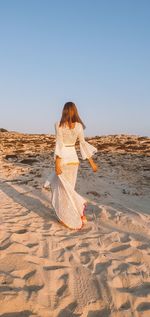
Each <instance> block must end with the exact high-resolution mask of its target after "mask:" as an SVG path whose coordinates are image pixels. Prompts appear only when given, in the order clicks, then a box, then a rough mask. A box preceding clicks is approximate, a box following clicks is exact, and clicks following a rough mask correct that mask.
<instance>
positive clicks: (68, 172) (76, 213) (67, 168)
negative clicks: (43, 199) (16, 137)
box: [49, 122, 97, 229]
mask: <svg viewBox="0 0 150 317" xmlns="http://www.w3.org/2000/svg"><path fill="white" fill-rule="evenodd" d="M55 133H56V144H55V150H54V160H55V159H56V155H58V156H59V157H60V158H61V161H60V164H61V170H62V173H61V174H59V175H57V174H56V173H55V171H53V172H52V173H51V175H50V178H49V180H50V186H51V191H52V198H51V203H52V206H53V207H54V210H55V212H56V215H57V217H58V219H59V220H60V221H61V222H62V223H63V224H64V225H66V226H67V227H68V228H70V229H80V228H81V227H82V226H83V219H82V218H83V216H84V209H85V206H86V203H87V201H86V200H85V199H84V198H83V197H82V196H81V195H79V194H78V193H77V192H76V190H75V185H76V179H77V172H78V166H79V159H78V156H77V152H76V149H75V143H76V140H77V139H79V146H80V152H81V157H82V159H83V160H85V159H86V158H90V157H91V156H92V155H93V154H94V153H96V152H97V148H96V147H94V146H93V145H91V144H89V143H88V142H87V141H85V138H84V131H83V126H82V124H81V123H79V122H75V126H74V128H73V129H70V128H69V127H68V126H61V127H60V126H59V123H58V122H56V123H55Z"/></svg>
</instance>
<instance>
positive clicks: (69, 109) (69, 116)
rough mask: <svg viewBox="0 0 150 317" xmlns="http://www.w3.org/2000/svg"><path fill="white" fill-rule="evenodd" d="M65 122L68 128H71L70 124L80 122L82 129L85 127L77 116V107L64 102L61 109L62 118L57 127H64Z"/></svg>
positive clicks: (71, 103)
mask: <svg viewBox="0 0 150 317" xmlns="http://www.w3.org/2000/svg"><path fill="white" fill-rule="evenodd" d="M66 122H68V125H69V127H70V128H71V123H73V122H80V123H81V124H82V126H83V129H85V125H84V123H83V121H82V120H81V118H80V116H79V114H78V110H77V107H76V105H75V104H74V103H73V102H71V101H69V102H66V103H65V105H64V107H63V111H62V116H61V120H60V124H59V126H62V125H64V124H65V123H66Z"/></svg>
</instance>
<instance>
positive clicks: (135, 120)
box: [0, 0, 150, 136]
mask: <svg viewBox="0 0 150 317" xmlns="http://www.w3.org/2000/svg"><path fill="white" fill-rule="evenodd" d="M70 100H71V101H74V102H75V103H76V104H77V106H78V109H79V113H80V115H81V117H82V119H83V121H84V122H85V125H86V126H87V128H86V130H85V135H90V136H92V135H106V134H120V133H128V134H138V135H150V1H149V0H75V1H74V0H53V1H52V0H0V128H1V127H3V128H6V129H8V130H16V131H20V132H29V133H54V122H55V121H57V120H59V118H60V116H61V111H62V107H63V105H64V103H65V102H67V101H70Z"/></svg>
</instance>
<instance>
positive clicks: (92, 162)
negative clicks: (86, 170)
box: [88, 157, 98, 172]
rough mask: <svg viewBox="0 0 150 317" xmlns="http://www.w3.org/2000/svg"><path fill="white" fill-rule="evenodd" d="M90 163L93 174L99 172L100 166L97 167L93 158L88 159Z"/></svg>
mask: <svg viewBox="0 0 150 317" xmlns="http://www.w3.org/2000/svg"><path fill="white" fill-rule="evenodd" d="M88 161H89V163H90V165H91V167H92V170H93V172H97V170H98V166H97V165H96V163H95V162H94V160H93V159H92V157H90V158H88Z"/></svg>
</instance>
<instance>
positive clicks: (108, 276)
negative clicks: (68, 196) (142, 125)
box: [0, 132, 150, 317]
mask: <svg viewBox="0 0 150 317" xmlns="http://www.w3.org/2000/svg"><path fill="white" fill-rule="evenodd" d="M0 137H1V148H0V151H1V158H0V160H1V161H0V163H1V164H0V213H1V222H0V316H1V317H28V316H37V317H71V316H75V317H76V316H81V317H108V316H111V317H131V316H134V317H148V316H150V197H149V196H150V195H149V180H150V174H149V173H150V166H149V161H150V159H149V144H150V140H149V139H148V138H146V137H140V136H139V137H137V136H125V135H120V136H104V137H95V138H93V139H92V138H90V139H89V140H90V142H91V143H92V144H95V145H96V146H97V147H99V153H98V155H97V164H98V166H99V171H98V172H97V173H96V174H95V173H92V171H91V170H90V168H89V166H88V162H86V161H82V162H81V165H80V168H79V174H78V180H77V187H76V189H77V191H78V192H79V193H80V194H82V195H83V196H84V197H86V199H88V202H89V203H88V206H87V209H86V215H87V219H88V222H87V224H85V225H84V227H83V229H82V230H77V231H74V230H73V231H72V230H69V229H67V228H66V227H64V226H62V225H61V224H60V223H59V222H58V221H57V218H56V216H55V212H54V210H53V209H52V206H51V205H50V195H51V192H50V190H48V189H45V188H44V187H43V185H44V183H45V180H46V179H48V176H49V173H50V172H51V170H52V169H53V148H54V143H55V139H54V137H53V136H49V135H40V136H39V135H23V134H19V133H15V132H13V133H10V132H1V133H0ZM77 149H78V145H77ZM87 179H88V180H90V181H88V182H87Z"/></svg>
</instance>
